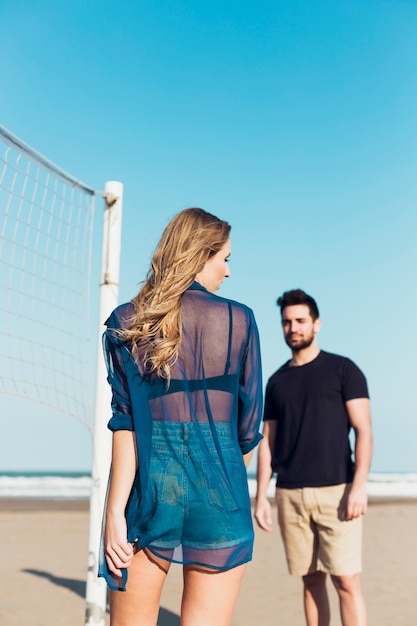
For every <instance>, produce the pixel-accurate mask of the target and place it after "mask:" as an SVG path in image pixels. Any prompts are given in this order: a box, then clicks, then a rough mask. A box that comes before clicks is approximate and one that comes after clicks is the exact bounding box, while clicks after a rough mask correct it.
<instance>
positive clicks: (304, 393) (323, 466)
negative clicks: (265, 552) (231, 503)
mask: <svg viewBox="0 0 417 626" xmlns="http://www.w3.org/2000/svg"><path fill="white" fill-rule="evenodd" d="M277 304H278V305H279V307H280V309H281V320H282V328H283V332H284V338H285V341H286V343H287V345H288V346H289V348H290V349H291V352H292V358H291V359H290V360H289V361H287V362H286V363H285V364H284V365H283V366H282V367H281V368H280V369H278V370H277V371H276V372H275V373H274V374H273V375H272V376H271V378H270V379H269V381H268V384H267V388H266V394H265V407H264V429H263V434H264V439H263V440H262V442H261V444H260V447H259V452H258V468H257V484H258V487H257V496H256V508H255V519H256V521H257V523H258V525H259V526H260V527H261V528H262V529H264V530H266V531H271V529H272V523H271V522H272V518H271V505H270V503H269V500H268V498H267V495H266V492H267V488H268V484H269V481H270V479H271V475H272V473H277V475H278V478H277V489H276V500H277V506H278V521H279V526H280V530H281V535H282V539H283V542H284V547H285V552H286V556H287V562H288V568H289V572H290V574H292V575H295V576H302V580H303V585H304V610H305V615H306V622H307V625H308V626H328V625H329V624H330V608H329V601H328V596H327V591H326V575H327V573H329V574H330V577H331V580H332V582H333V584H334V586H335V588H336V591H337V593H338V596H339V602H340V614H341V620H342V624H343V626H366V624H367V617H366V608H365V603H364V599H363V595H362V591H361V587H360V581H359V573H360V571H361V551H362V516H363V515H364V514H365V513H366V508H367V495H366V482H367V477H368V472H369V467H370V463H371V455H372V433H371V417H370V406H369V395H368V389H367V383H366V379H365V377H364V375H363V374H362V372H361V371H360V369H359V368H358V367H357V366H356V365H355V364H354V363H353V362H352V361H350V360H349V359H347V358H345V357H342V356H338V355H336V354H330V353H328V352H324V351H323V350H320V348H319V347H318V345H317V333H318V332H319V330H320V318H319V311H318V307H317V304H316V302H315V301H314V299H313V298H312V297H311V296H309V295H308V294H306V293H305V292H304V291H302V290H301V289H294V290H292V291H287V292H285V293H284V294H283V295H282V297H280V298H278V301H277ZM351 428H352V429H353V431H354V433H355V446H354V450H355V460H354V462H353V460H352V451H351V447H350V442H349V431H350V429H351Z"/></svg>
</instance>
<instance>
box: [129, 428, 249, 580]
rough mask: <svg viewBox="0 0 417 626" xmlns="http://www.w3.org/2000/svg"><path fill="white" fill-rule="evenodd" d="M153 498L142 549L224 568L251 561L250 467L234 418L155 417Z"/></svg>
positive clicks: (142, 525)
mask: <svg viewBox="0 0 417 626" xmlns="http://www.w3.org/2000/svg"><path fill="white" fill-rule="evenodd" d="M139 454H140V450H139ZM147 501H148V502H149V508H150V510H148V511H147V514H145V515H142V516H141V518H140V519H139V520H138V521H139V523H138V536H139V537H138V546H139V547H148V548H149V549H150V550H151V551H153V552H154V553H155V554H157V555H158V556H162V557H163V558H167V559H169V560H172V561H178V562H182V563H200V564H204V565H206V566H207V567H213V568H219V569H226V568H229V567H234V566H235V565H238V564H240V563H242V562H246V561H248V560H250V558H251V554H252V548H253V524H252V515H251V506H250V498H249V493H248V481H247V473H246V468H245V465H244V462H243V456H242V452H241V450H240V447H239V444H238V442H237V440H236V438H235V437H234V436H233V433H232V429H231V426H230V425H229V424H223V423H216V424H213V425H210V424H207V423H205V424H200V423H189V422H162V421H156V422H153V425H152V450H151V458H150V467H149V479H148V489H147Z"/></svg>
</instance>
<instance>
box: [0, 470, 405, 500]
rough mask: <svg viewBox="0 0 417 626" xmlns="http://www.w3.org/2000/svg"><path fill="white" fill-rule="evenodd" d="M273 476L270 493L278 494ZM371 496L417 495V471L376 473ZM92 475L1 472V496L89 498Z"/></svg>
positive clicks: (252, 488)
mask: <svg viewBox="0 0 417 626" xmlns="http://www.w3.org/2000/svg"><path fill="white" fill-rule="evenodd" d="M248 485H249V493H250V495H251V496H254V495H255V489H256V480H255V476H254V475H249V477H248ZM274 491H275V481H274V480H271V482H270V484H269V488H268V495H270V496H271V497H272V496H273V495H274ZM367 491H368V495H369V496H370V497H380V498H417V473H374V474H370V475H369V480H368V485H367ZM90 492H91V476H89V475H88V474H86V473H82V472H71V473H65V472H59V473H58V472H0V498H56V499H79V498H81V499H82V498H89V497H90Z"/></svg>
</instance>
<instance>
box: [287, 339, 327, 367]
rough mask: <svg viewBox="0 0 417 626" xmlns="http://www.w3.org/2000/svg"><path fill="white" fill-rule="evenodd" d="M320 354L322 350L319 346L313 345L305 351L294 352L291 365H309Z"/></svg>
mask: <svg viewBox="0 0 417 626" xmlns="http://www.w3.org/2000/svg"><path fill="white" fill-rule="evenodd" d="M319 354H320V348H319V347H318V345H317V344H312V345H311V346H308V348H304V350H297V351H293V353H292V359H291V361H290V365H292V366H293V367H297V366H300V365H306V364H307V363H311V361H314V359H316V358H317V357H318V355H319Z"/></svg>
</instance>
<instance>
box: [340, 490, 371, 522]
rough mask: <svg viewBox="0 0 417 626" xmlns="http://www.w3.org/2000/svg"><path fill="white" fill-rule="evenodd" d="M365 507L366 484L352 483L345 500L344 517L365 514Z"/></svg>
mask: <svg viewBox="0 0 417 626" xmlns="http://www.w3.org/2000/svg"><path fill="white" fill-rule="evenodd" d="M367 508H368V496H367V495H366V486H364V487H355V485H354V484H353V485H352V487H351V489H350V492H349V494H348V497H347V500H346V510H345V519H347V520H350V519H354V518H355V517H360V516H361V515H365V513H366V511H367Z"/></svg>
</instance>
